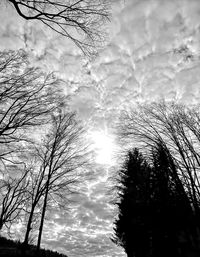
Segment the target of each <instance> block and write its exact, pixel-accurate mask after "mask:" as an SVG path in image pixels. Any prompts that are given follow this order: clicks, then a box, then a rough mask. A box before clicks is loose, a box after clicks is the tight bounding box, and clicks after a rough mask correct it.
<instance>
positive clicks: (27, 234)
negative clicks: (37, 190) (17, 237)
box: [23, 206, 35, 246]
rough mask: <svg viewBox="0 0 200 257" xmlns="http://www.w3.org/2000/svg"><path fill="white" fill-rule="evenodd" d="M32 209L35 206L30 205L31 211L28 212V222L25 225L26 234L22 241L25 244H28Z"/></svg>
mask: <svg viewBox="0 0 200 257" xmlns="http://www.w3.org/2000/svg"><path fill="white" fill-rule="evenodd" d="M34 209H35V206H32V208H31V213H30V215H29V219H28V224H27V227H26V234H25V238H24V243H23V244H24V245H25V246H26V245H28V239H29V234H30V231H31V229H32V228H31V224H32V219H33V214H34Z"/></svg>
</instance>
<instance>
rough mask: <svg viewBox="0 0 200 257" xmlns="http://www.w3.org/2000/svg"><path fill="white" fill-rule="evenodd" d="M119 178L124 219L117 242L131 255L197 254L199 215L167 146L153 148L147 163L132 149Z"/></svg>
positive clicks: (117, 228) (118, 226) (119, 224)
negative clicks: (197, 217)
mask: <svg viewBox="0 0 200 257" xmlns="http://www.w3.org/2000/svg"><path fill="white" fill-rule="evenodd" d="M119 176H120V179H119V186H118V197H119V201H118V202H117V205H118V210H119V215H118V218H117V219H116V221H115V228H114V231H115V235H114V237H113V239H112V240H113V241H114V242H115V243H116V244H118V245H120V246H122V247H123V248H124V250H125V252H126V253H127V256H128V257H150V256H152V257H160V256H162V257H165V256H166V257H167V256H181V257H182V256H190V255H187V252H189V253H190V254H191V252H193V253H194V252H195V251H197V252H198V231H199V229H198V222H196V219H195V212H194V211H193V209H192V204H191V201H190V198H189V196H188V195H187V192H186V191H185V188H184V185H183V182H182V181H181V179H180V176H179V174H178V170H177V167H176V165H175V163H174V161H173V158H172V156H171V155H170V153H169V151H168V149H167V148H166V146H165V145H164V144H163V143H159V144H157V146H156V147H154V148H153V149H152V156H151V159H150V160H148V161H147V160H146V159H145V158H144V157H143V155H142V154H141V153H140V152H139V151H138V150H137V149H134V150H133V151H130V152H129V153H128V155H127V159H126V161H125V163H124V166H123V168H122V169H121V170H120V172H119ZM184 254H185V255H184ZM198 254H199V253H198ZM195 256H196V255H195Z"/></svg>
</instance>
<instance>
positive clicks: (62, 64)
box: [0, 0, 200, 257]
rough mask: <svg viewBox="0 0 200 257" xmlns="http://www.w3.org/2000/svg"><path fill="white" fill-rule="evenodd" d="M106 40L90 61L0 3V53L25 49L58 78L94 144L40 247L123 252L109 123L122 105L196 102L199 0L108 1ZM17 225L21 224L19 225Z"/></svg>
mask: <svg viewBox="0 0 200 257" xmlns="http://www.w3.org/2000/svg"><path fill="white" fill-rule="evenodd" d="M111 6H112V18H111V22H110V24H108V34H109V37H108V40H107V43H106V46H105V48H104V49H103V50H101V51H100V52H99V56H98V57H97V58H95V59H94V60H92V61H88V60H86V59H85V58H83V57H82V56H81V53H80V50H79V49H77V48H76V47H75V46H74V45H73V43H72V42H70V41H69V40H67V39H64V38H63V37H62V36H59V35H57V34H54V33H53V32H51V31H49V30H48V29H46V28H44V27H42V26H41V25H40V24H38V23H37V22H25V21H24V20H23V19H22V18H20V17H19V16H18V15H17V14H16V13H15V10H14V9H13V8H11V6H10V5H9V4H8V3H6V1H5V0H3V1H1V3H0V50H1V51H3V50H5V49H7V50H8V49H13V50H17V49H19V48H23V49H25V50H26V51H27V52H28V53H29V55H30V60H31V62H32V64H33V65H35V66H40V67H41V68H42V69H44V70H46V71H49V72H50V71H56V72H57V74H58V76H59V77H61V78H62V79H63V81H64V82H63V87H64V91H65V94H66V96H67V100H66V101H68V105H69V106H70V108H71V109H72V110H75V111H77V112H78V114H79V117H80V118H81V119H82V120H83V122H84V123H85V124H86V125H87V129H88V133H89V135H90V137H91V139H92V140H93V142H94V146H95V150H96V163H95V165H94V168H92V169H91V170H88V171H87V172H86V175H85V183H84V184H83V185H81V187H80V194H79V195H77V196H76V199H75V200H76V203H75V204H74V206H73V208H71V209H70V210H69V211H68V212H59V213H58V212H57V211H56V210H55V211H52V212H51V213H50V215H51V217H53V221H50V220H49V221H47V222H46V225H45V228H44V236H43V241H42V245H43V246H45V247H48V248H51V249H54V250H57V251H60V252H63V253H66V254H67V255H68V256H69V257H124V256H125V254H124V252H123V250H122V249H120V248H119V247H117V246H115V245H114V244H113V243H112V242H111V240H110V239H109V238H110V236H111V234H112V226H113V224H112V222H113V220H114V215H115V210H114V208H113V206H112V205H111V204H110V191H109V188H110V186H111V185H110V183H111V182H110V179H109V177H110V175H111V174H113V176H114V174H115V170H116V168H115V166H116V164H115V160H114V159H113V155H114V154H113V153H114V152H115V150H116V148H117V142H116V138H115V136H114V134H113V128H114V125H115V124H116V122H117V120H118V117H119V114H120V112H121V111H122V110H123V109H126V108H129V107H130V106H135V105H136V104H137V103H138V102H151V101H156V100H159V99H163V98H164V99H166V100H176V101H180V102H183V103H186V104H196V103H199V100H200V1H199V0H112V4H111ZM19 228H20V225H19Z"/></svg>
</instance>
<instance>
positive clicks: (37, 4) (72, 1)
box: [8, 0, 109, 55]
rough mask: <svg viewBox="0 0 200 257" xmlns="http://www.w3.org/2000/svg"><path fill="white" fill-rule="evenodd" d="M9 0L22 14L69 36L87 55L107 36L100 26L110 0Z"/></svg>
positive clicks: (106, 18)
mask: <svg viewBox="0 0 200 257" xmlns="http://www.w3.org/2000/svg"><path fill="white" fill-rule="evenodd" d="M8 1H9V2H10V3H12V4H13V6H14V7H15V9H16V11H17V12H18V14H19V15H20V16H21V17H23V18H24V19H26V20H38V21H40V22H42V23H43V24H45V25H46V26H48V27H49V28H51V29H52V30H54V31H55V32H57V33H59V34H61V35H63V36H66V37H68V38H69V39H71V40H72V41H73V42H74V43H75V44H76V45H77V46H78V47H79V48H80V49H81V50H82V51H83V52H84V53H85V54H86V55H91V54H94V51H95V49H96V46H101V45H102V43H103V41H104V40H105V33H103V30H102V29H101V26H102V25H103V24H104V23H105V21H107V20H108V19H109V4H108V1H109V0H32V1H29V0H18V1H17V0H8ZM75 31H76V32H78V35H76V34H77V33H74V32H75ZM80 36H81V38H80Z"/></svg>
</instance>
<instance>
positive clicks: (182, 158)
mask: <svg viewBox="0 0 200 257" xmlns="http://www.w3.org/2000/svg"><path fill="white" fill-rule="evenodd" d="M199 121H200V111H199V107H198V106H196V107H194V108H188V107H186V106H184V105H181V104H175V103H169V104H166V103H165V102H160V103H153V104H150V105H141V106H139V107H138V109H135V110H130V111H128V112H124V114H123V115H122V118H121V122H120V123H121V124H120V125H119V134H120V137H121V138H122V139H123V140H128V142H129V143H130V144H135V146H138V147H140V149H142V150H143V152H144V151H146V154H147V155H148V154H150V152H151V149H152V148H153V147H155V146H156V145H158V144H159V142H160V143H162V145H165V146H166V148H167V149H169V151H170V154H171V156H173V158H174V163H175V165H176V166H177V167H178V174H179V176H180V177H181V179H182V181H183V184H184V186H185V188H186V190H187V192H188V194H189V196H190V200H191V203H192V205H193V208H194V209H195V210H196V214H197V216H199V201H200V181H199V175H200V173H199V171H200V151H199V149H200V134H199V131H200V123H199Z"/></svg>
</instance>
